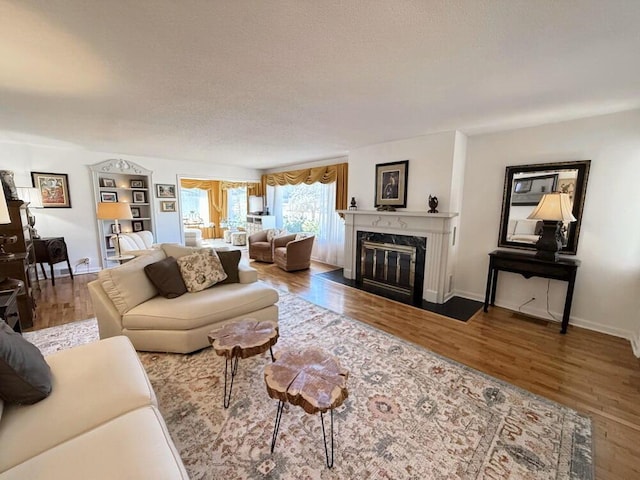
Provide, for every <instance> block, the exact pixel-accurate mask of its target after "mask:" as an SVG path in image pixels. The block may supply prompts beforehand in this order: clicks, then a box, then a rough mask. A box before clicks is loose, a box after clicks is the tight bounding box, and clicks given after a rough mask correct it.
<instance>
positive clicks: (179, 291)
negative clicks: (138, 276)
mask: <svg viewBox="0 0 640 480" xmlns="http://www.w3.org/2000/svg"><path fill="white" fill-rule="evenodd" d="M144 273H145V274H146V275H147V277H148V278H149V280H150V281H151V283H153V285H154V286H155V287H156V288H157V289H158V293H159V294H160V295H162V296H163V297H165V298H177V297H179V296H180V295H184V294H185V293H187V286H186V285H185V284H184V280H183V279H182V275H181V274H180V268H178V262H177V261H176V259H175V258H173V257H167V258H165V259H164V260H160V261H159V262H156V263H151V264H149V265H147V266H146V267H144Z"/></svg>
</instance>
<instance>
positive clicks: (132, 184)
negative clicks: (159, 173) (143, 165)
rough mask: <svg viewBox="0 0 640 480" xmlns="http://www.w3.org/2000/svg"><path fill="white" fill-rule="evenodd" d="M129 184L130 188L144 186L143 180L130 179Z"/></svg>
mask: <svg viewBox="0 0 640 480" xmlns="http://www.w3.org/2000/svg"><path fill="white" fill-rule="evenodd" d="M129 186H130V187H131V188H144V180H131V182H130V183H129Z"/></svg>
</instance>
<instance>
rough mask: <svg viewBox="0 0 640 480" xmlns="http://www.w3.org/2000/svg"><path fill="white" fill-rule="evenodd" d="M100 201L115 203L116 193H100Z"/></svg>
mask: <svg viewBox="0 0 640 480" xmlns="http://www.w3.org/2000/svg"><path fill="white" fill-rule="evenodd" d="M100 201H101V202H105V203H115V202H117V201H118V194H117V193H116V192H100Z"/></svg>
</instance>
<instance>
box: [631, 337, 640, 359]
mask: <svg viewBox="0 0 640 480" xmlns="http://www.w3.org/2000/svg"><path fill="white" fill-rule="evenodd" d="M631 348H632V349H633V354H634V355H635V356H636V357H638V358H640V332H638V333H636V334H635V335H634V336H633V337H631Z"/></svg>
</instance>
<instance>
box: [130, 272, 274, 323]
mask: <svg viewBox="0 0 640 480" xmlns="http://www.w3.org/2000/svg"><path fill="white" fill-rule="evenodd" d="M277 301H278V291H277V290H275V289H274V288H271V287H269V286H268V285H266V284H265V283H263V282H255V283H231V284H228V285H216V286H215V287H214V288H209V289H207V290H202V291H200V292H197V293H186V294H184V295H182V296H181V297H178V298H174V299H171V300H168V299H166V298H164V297H160V296H157V297H155V298H152V299H151V300H149V301H147V302H145V303H143V304H141V305H138V306H137V307H135V308H132V309H131V310H130V311H128V312H127V313H126V314H124V315H123V316H122V325H123V327H124V328H125V329H126V330H189V329H193V328H199V327H202V326H205V325H210V324H212V323H215V322H219V321H222V320H226V319H228V318H233V317H237V316H240V315H245V314H247V315H248V314H251V313H252V312H255V311H257V310H260V309H263V308H266V307H269V306H271V305H273V304H274V303H276V302H277Z"/></svg>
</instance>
